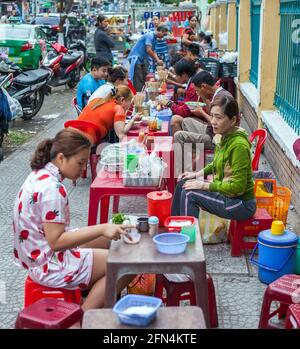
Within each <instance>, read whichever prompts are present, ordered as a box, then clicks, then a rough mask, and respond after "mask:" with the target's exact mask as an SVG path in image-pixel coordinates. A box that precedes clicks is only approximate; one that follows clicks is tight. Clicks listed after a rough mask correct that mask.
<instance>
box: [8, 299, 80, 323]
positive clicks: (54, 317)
mask: <svg viewBox="0 0 300 349" xmlns="http://www.w3.org/2000/svg"><path fill="white" fill-rule="evenodd" d="M82 316H83V311H82V309H81V307H80V305H78V304H74V303H67V302H65V301H61V300H59V299H56V298H44V299H40V300H38V301H37V302H35V303H33V304H31V305H29V306H28V307H26V308H25V309H23V310H22V311H21V312H20V313H19V314H18V317H17V320H16V323H15V328H16V329H67V328H70V327H71V326H73V325H74V324H75V323H76V322H78V321H81V320H82Z"/></svg>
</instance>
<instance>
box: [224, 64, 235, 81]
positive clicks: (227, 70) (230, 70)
mask: <svg viewBox="0 0 300 349" xmlns="http://www.w3.org/2000/svg"><path fill="white" fill-rule="evenodd" d="M236 76H237V64H236V63H224V62H223V63H221V64H220V77H221V78H235V77H236Z"/></svg>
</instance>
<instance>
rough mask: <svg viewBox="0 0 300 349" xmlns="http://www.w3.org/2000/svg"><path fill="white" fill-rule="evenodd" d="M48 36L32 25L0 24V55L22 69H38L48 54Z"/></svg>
mask: <svg viewBox="0 0 300 349" xmlns="http://www.w3.org/2000/svg"><path fill="white" fill-rule="evenodd" d="M46 39H47V38H46V34H45V33H44V32H43V30H41V28H39V27H38V26H33V25H31V24H0V55H7V56H8V58H9V60H11V61H12V62H13V63H15V64H18V65H19V66H20V67H21V68H22V69H37V68H38V67H39V66H40V63H41V62H42V61H43V59H44V57H45V56H46V54H47V44H46Z"/></svg>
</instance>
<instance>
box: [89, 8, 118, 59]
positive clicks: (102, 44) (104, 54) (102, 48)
mask: <svg viewBox="0 0 300 349" xmlns="http://www.w3.org/2000/svg"><path fill="white" fill-rule="evenodd" d="M96 26H97V29H96V31H95V34H94V42H95V48H96V55H97V57H101V58H104V59H107V60H108V61H109V62H110V63H112V61H113V54H112V52H111V49H112V48H114V47H115V44H114V42H113V41H112V39H111V38H110V37H109V36H108V35H107V32H106V31H107V27H108V20H107V18H106V17H105V16H103V15H100V16H98V17H97V23H96Z"/></svg>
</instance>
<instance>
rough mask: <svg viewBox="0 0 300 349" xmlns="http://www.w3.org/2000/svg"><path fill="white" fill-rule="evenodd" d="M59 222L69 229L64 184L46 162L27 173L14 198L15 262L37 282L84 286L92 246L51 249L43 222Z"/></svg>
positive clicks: (89, 276) (71, 287)
mask: <svg viewBox="0 0 300 349" xmlns="http://www.w3.org/2000/svg"><path fill="white" fill-rule="evenodd" d="M44 223H59V224H64V225H65V231H69V230H70V228H69V224H70V213H69V202H68V195H67V192H66V188H65V187H64V185H63V184H62V182H61V176H60V174H59V170H58V168H57V167H56V166H55V165H54V164H52V163H51V162H49V163H48V164H47V165H46V166H45V167H44V168H43V169H41V170H39V171H33V172H31V173H30V175H29V176H28V177H27V179H26V181H25V183H24V184H23V186H22V188H21V190H20V192H19V193H18V196H17V198H16V201H15V206H14V217H13V231H14V256H15V263H16V264H17V265H19V266H21V267H23V268H25V269H27V270H28V273H29V276H30V277H31V278H32V280H34V281H35V282H37V283H40V284H42V285H45V286H49V287H55V288H66V289H75V288H78V287H80V288H86V287H87V285H88V284H89V282H90V279H91V274H92V266H93V251H92V249H83V248H73V249H68V250H64V251H58V252H54V251H53V250H52V249H51V247H50V245H49V243H48V241H47V239H46V237H45V231H44V227H43V224H44Z"/></svg>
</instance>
